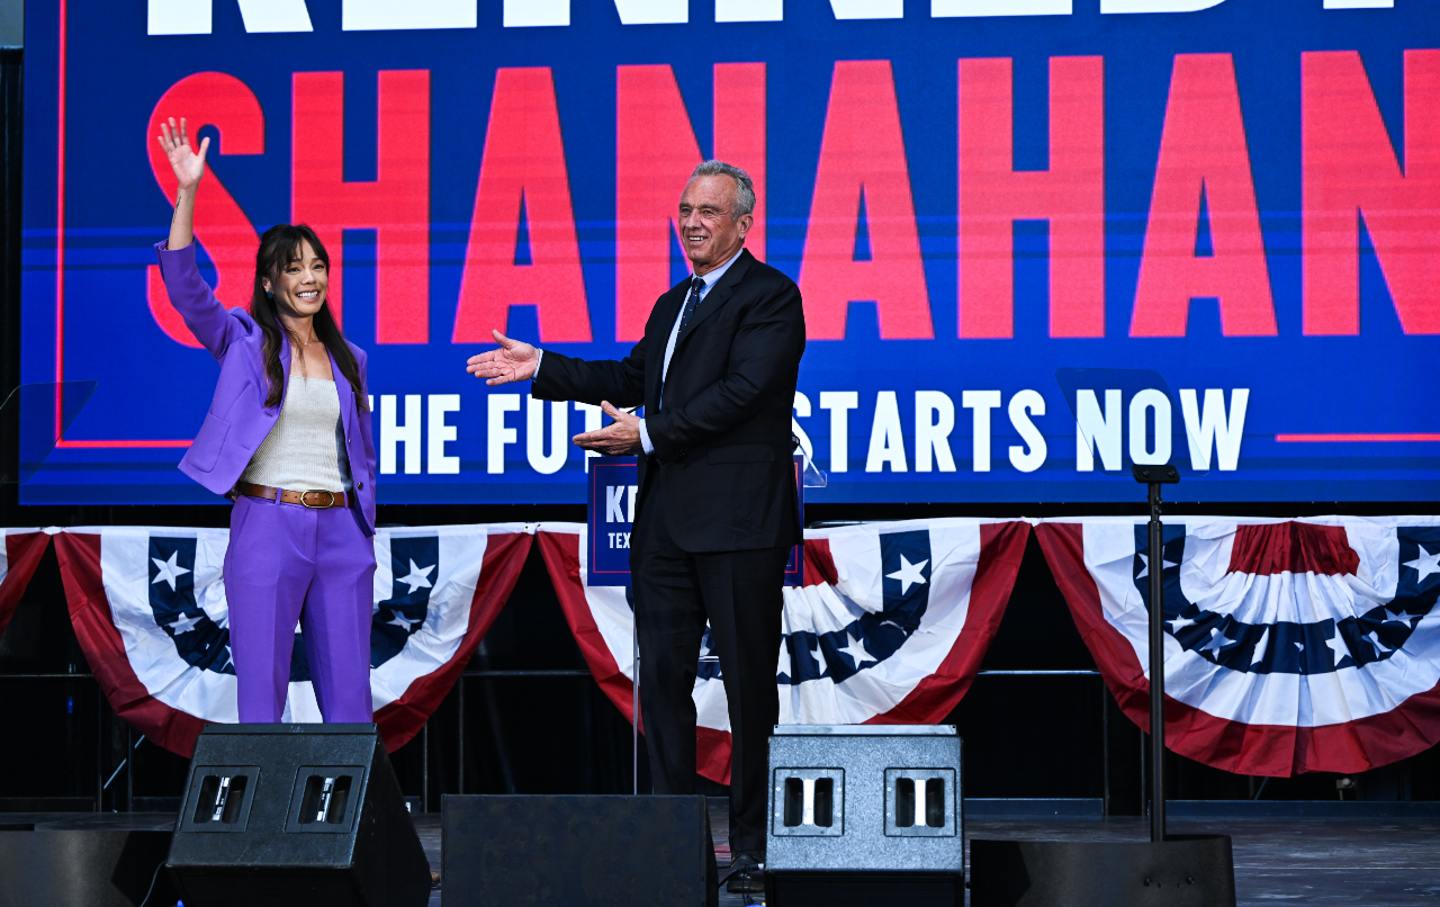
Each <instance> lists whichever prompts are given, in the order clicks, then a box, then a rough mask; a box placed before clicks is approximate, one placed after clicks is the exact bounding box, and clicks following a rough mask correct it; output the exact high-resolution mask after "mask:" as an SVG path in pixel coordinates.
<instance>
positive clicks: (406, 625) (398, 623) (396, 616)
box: [385, 611, 420, 633]
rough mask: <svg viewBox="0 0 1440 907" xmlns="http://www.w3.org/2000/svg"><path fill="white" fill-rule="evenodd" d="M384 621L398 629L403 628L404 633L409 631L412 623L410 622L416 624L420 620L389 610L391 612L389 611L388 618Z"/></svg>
mask: <svg viewBox="0 0 1440 907" xmlns="http://www.w3.org/2000/svg"><path fill="white" fill-rule="evenodd" d="M385 623H386V624H387V625H389V626H392V627H399V628H400V629H402V630H404V631H405V632H406V633H409V632H410V627H411V625H412V624H418V623H420V621H418V620H415V619H414V618H410V617H406V616H405V615H403V614H401V613H400V612H399V611H391V612H390V619H389V620H387V621H385Z"/></svg>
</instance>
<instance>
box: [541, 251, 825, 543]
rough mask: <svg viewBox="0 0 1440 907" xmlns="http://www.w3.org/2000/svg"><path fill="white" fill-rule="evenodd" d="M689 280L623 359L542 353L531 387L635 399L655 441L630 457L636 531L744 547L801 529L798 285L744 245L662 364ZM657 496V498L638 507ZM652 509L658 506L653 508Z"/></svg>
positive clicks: (559, 394) (555, 395)
mask: <svg viewBox="0 0 1440 907" xmlns="http://www.w3.org/2000/svg"><path fill="white" fill-rule="evenodd" d="M688 290H689V280H688V279H687V280H685V281H683V282H681V283H679V284H677V285H676V286H674V287H672V288H671V289H670V290H669V291H668V292H666V293H665V294H664V295H662V296H661V297H660V298H659V299H658V300H657V301H656V303H655V308H654V309H652V310H651V311H650V318H649V320H648V321H647V322H646V323H645V335H644V337H642V338H641V340H640V342H639V343H637V344H635V346H634V348H633V349H631V350H630V353H629V355H627V356H626V357H625V358H624V359H621V360H609V361H597V362H590V361H586V360H583V359H576V358H574V357H571V356H564V355H561V354H559V353H554V352H551V351H546V353H545V358H544V361H543V362H542V363H541V367H540V373H539V374H538V375H537V376H536V378H535V382H534V385H533V387H532V389H531V392H532V394H533V395H534V396H535V397H538V398H540V399H542V400H579V401H582V402H586V403H596V404H598V403H599V402H600V401H602V400H608V401H610V402H611V403H612V404H614V405H616V406H624V407H629V406H636V405H639V404H642V403H643V404H644V405H645V413H646V419H645V428H646V430H647V432H648V433H649V435H650V441H651V443H652V444H653V445H654V447H655V451H654V454H653V455H652V456H650V457H645V456H641V458H640V492H639V499H638V501H637V512H636V517H635V535H636V536H637V538H636V540H635V541H634V542H632V544H643V541H644V539H645V538H646V537H647V535H648V533H651V532H656V531H660V532H665V533H667V534H668V535H669V537H670V539H671V540H672V541H673V542H674V543H675V544H676V545H678V546H679V547H680V548H681V549H682V550H685V551H692V552H713V551H743V550H750V549H755V548H772V547H784V546H788V545H793V544H794V543H795V542H797V541H799V539H800V524H799V519H798V516H797V514H796V501H795V476H794V468H793V466H792V460H791V452H792V450H793V441H792V439H791V434H790V414H791V408H792V406H793V404H794V400H795V382H796V378H797V375H798V372H799V370H800V356H801V354H802V353H803V352H804V350H805V316H804V312H803V311H802V308H801V303H800V291H799V289H798V288H797V287H796V286H795V284H794V282H792V281H791V280H790V278H788V277H786V276H785V275H784V274H782V273H780V272H779V271H777V270H775V269H774V268H772V267H770V266H769V265H766V264H764V263H763V262H761V261H759V260H757V259H756V258H755V256H753V255H751V254H750V252H749V251H748V250H744V251H741V253H740V257H739V258H738V259H737V260H736V261H735V263H734V264H733V265H731V266H730V268H729V270H727V271H726V272H725V274H724V276H723V277H721V278H720V281H719V282H718V283H717V284H716V285H715V286H713V287H711V288H710V291H709V292H708V293H706V295H705V298H704V301H703V302H702V303H701V304H700V308H699V309H698V310H696V312H695V314H694V315H693V316H691V319H690V323H689V324H688V325H686V327H685V330H684V331H683V332H682V333H681V334H680V336H679V337H677V338H676V340H675V352H674V354H673V356H672V358H671V361H670V369H669V373H668V375H667V376H666V380H665V387H664V396H663V405H662V404H661V400H662V397H661V387H660V372H661V369H662V368H663V366H664V360H665V346H666V344H667V342H668V341H669V339H670V331H671V329H672V328H673V327H674V325H675V318H676V316H677V315H678V314H679V312H680V307H681V306H682V305H683V304H684V302H685V296H686V294H687V292H688ZM656 499H658V501H659V504H658V507H650V506H647V505H648V504H649V503H650V501H652V500H656ZM652 510H654V511H656V512H653V513H652V512H651V511H652Z"/></svg>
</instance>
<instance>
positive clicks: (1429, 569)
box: [1405, 545, 1440, 586]
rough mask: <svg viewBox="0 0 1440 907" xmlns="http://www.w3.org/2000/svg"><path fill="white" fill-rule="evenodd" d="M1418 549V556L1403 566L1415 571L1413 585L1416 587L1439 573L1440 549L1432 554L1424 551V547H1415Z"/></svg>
mask: <svg viewBox="0 0 1440 907" xmlns="http://www.w3.org/2000/svg"><path fill="white" fill-rule="evenodd" d="M1415 547H1417V548H1419V549H1420V556H1419V557H1417V558H1415V560H1413V561H1406V562H1405V566H1406V567H1409V568H1411V569H1412V570H1414V571H1415V584H1416V585H1417V586H1418V585H1420V584H1422V583H1424V582H1425V580H1426V579H1428V578H1429V577H1430V574H1432V573H1440V549H1436V551H1435V553H1434V554H1431V553H1430V552H1429V551H1427V550H1425V546H1424V545H1416V546H1415Z"/></svg>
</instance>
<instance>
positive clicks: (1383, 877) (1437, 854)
mask: <svg viewBox="0 0 1440 907" xmlns="http://www.w3.org/2000/svg"><path fill="white" fill-rule="evenodd" d="M710 814H711V823H712V826H713V828H714V829H715V838H716V841H717V855H718V857H719V862H720V865H721V870H722V872H723V870H724V866H725V864H726V863H728V862H729V858H730V855H729V847H728V844H727V843H726V840H725V833H726V828H725V825H726V821H725V819H726V815H725V807H724V803H723V801H719V800H716V801H712V802H711V805H710ZM173 821H174V817H173V816H168V815H163V814H157V813H130V814H123V813H122V814H93V813H0V824H11V823H24V822H33V823H35V824H37V825H44V826H46V827H52V828H54V827H63V828H109V829H127V828H133V829H157V830H163V829H168V828H169V827H170V826H171V824H172V823H173ZM415 824H416V827H417V829H418V830H419V832H420V840H421V842H422V844H423V845H424V847H425V853H426V856H427V857H429V859H430V865H431V866H432V867H436V868H437V869H438V867H439V866H440V845H441V842H440V816H439V814H430V815H422V816H419V817H417V818H416V822H415ZM1148 828H1149V825H1148V823H1147V822H1146V821H1145V820H1143V819H1136V818H1124V819H1107V820H1086V819H1024V820H999V819H988V818H987V819H975V820H973V821H969V822H967V823H966V827H965V834H966V837H967V839H968V838H1011V839H1030V840H1038V839H1045V840H1091V841H1125V840H1130V841H1141V840H1145V839H1146V837H1147V835H1148ZM1170 830H1171V831H1172V832H1175V833H1180V834H1184V833H1209V834H1229V835H1230V836H1231V837H1232V839H1233V841H1234V854H1235V887H1236V893H1237V896H1238V903H1239V904H1241V905H1250V907H1259V905H1266V907H1270V905H1275V904H1304V905H1330V904H1335V905H1339V904H1344V905H1364V907H1410V905H1418V904H1428V903H1440V817H1435V816H1433V815H1432V816H1423V817H1417V818H1333V817H1324V818H1311V817H1298V818H1282V817H1273V816H1268V817H1265V818H1254V817H1248V816H1247V817H1229V818H1223V817H1222V818H1206V819H1203V820H1197V819H1176V820H1173V821H1172V822H1171V823H1170ZM967 856H968V851H967ZM636 895H637V900H636V903H644V899H643V896H641V895H642V893H641V892H636ZM440 903H441V899H440V891H439V889H438V888H437V889H436V890H435V891H434V892H432V893H431V895H430V907H437V905H439V904H440ZM720 903H721V905H722V907H742V905H746V904H750V903H759V902H758V901H753V900H750V899H747V898H745V897H742V896H738V895H730V894H726V893H723V892H722V894H721V898H720ZM317 907H318V905H317Z"/></svg>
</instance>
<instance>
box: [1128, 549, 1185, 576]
mask: <svg viewBox="0 0 1440 907" xmlns="http://www.w3.org/2000/svg"><path fill="white" fill-rule="evenodd" d="M1140 563H1141V564H1142V565H1143V566H1141V568H1140V572H1139V573H1137V574H1135V578H1136V579H1140V578H1141V577H1146V576H1149V575H1150V555H1148V554H1145V553H1143V552H1141V553H1140ZM1178 566H1180V564H1179V563H1178V562H1177V561H1167V560H1165V557H1164V555H1161V557H1160V573H1161V574H1162V575H1163V574H1164V573H1165V571H1166V570H1169V569H1170V568H1171V567H1178Z"/></svg>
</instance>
